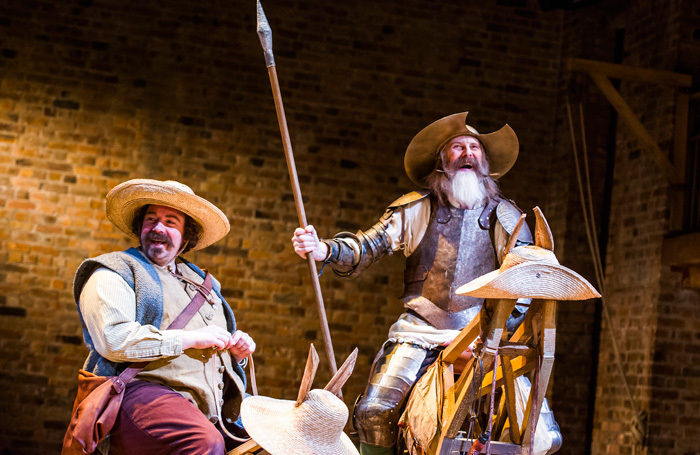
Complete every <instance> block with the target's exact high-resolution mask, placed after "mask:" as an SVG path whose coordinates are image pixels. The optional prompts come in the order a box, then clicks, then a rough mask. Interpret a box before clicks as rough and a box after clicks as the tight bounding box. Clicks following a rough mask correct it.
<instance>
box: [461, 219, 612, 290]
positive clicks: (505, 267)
mask: <svg viewBox="0 0 700 455" xmlns="http://www.w3.org/2000/svg"><path fill="white" fill-rule="evenodd" d="M534 211H535V216H536V225H535V245H525V246H518V247H515V248H512V249H510V250H507V251H508V253H507V254H506V256H505V258H503V263H502V264H501V267H500V268H499V269H498V270H494V271H493V272H489V273H487V274H486V275H482V276H480V277H478V278H476V279H474V280H472V281H470V282H469V283H467V284H465V285H462V286H460V287H459V288H458V289H457V291H456V293H457V294H464V295H469V296H471V297H480V298H486V299H519V298H532V299H547V300H588V299H593V298H598V297H600V294H599V293H598V291H596V289H595V288H594V287H593V286H592V285H591V283H589V282H588V281H587V280H586V279H585V278H584V277H582V276H581V275H579V274H578V273H576V272H574V271H573V270H571V269H569V268H567V267H564V266H563V265H560V264H559V261H558V260H557V257H556V256H555V255H554V240H553V238H552V231H551V230H550V229H549V225H548V224H547V220H546V219H545V218H544V215H543V214H542V211H541V210H540V209H539V208H538V207H535V209H534ZM522 220H524V218H522ZM521 225H522V221H521V222H520V223H519V224H518V226H516V229H515V230H514V232H513V233H512V234H511V240H514V239H513V238H512V237H513V236H515V238H516V239H517V235H518V231H519V230H520V226H521ZM511 240H509V242H508V243H509V245H511V244H513V243H514V242H511Z"/></svg>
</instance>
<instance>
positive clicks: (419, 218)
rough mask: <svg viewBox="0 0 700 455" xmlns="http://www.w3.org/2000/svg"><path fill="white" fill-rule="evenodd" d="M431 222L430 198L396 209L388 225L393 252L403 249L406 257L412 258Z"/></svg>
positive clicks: (388, 234) (388, 220) (387, 231)
mask: <svg viewBox="0 0 700 455" xmlns="http://www.w3.org/2000/svg"><path fill="white" fill-rule="evenodd" d="M429 222H430V198H423V199H420V200H418V201H415V202H412V203H410V204H406V205H402V206H400V207H397V208H396V209H394V212H393V213H392V214H391V216H390V217H389V218H388V219H387V224H386V233H387V236H388V237H389V240H390V242H391V249H392V251H398V250H400V249H402V250H403V254H404V255H405V256H406V257H408V256H410V255H411V253H413V252H414V251H415V250H416V248H418V244H420V241H421V240H422V239H423V235H424V234H425V231H426V229H427V228H428V223H429Z"/></svg>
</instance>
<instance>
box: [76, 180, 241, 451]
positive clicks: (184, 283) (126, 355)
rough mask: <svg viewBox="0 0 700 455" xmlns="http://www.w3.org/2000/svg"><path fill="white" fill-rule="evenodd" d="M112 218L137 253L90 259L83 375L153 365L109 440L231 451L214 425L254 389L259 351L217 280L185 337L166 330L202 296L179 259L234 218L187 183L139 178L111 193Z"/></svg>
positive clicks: (84, 295)
mask: <svg viewBox="0 0 700 455" xmlns="http://www.w3.org/2000/svg"><path fill="white" fill-rule="evenodd" d="M106 211H107V217H108V218H109V220H110V221H111V222H112V223H113V224H114V225H115V226H116V227H117V228H119V229H120V230H121V231H123V232H124V233H126V234H127V235H128V236H129V237H131V238H133V239H137V240H139V243H140V246H139V247H138V248H130V249H128V250H126V251H122V252H114V253H108V254H104V255H101V256H98V257H96V258H93V259H88V260H86V261H85V262H83V263H82V264H81V265H80V267H79V268H78V271H77V273H76V276H75V283H74V295H75V298H76V301H77V303H78V313H79V315H80V321H81V323H82V325H83V336H84V338H85V343H86V345H87V348H88V357H87V360H86V361H85V365H84V369H85V370H87V371H89V372H92V373H94V374H97V375H100V376H113V375H117V374H119V373H120V372H121V371H122V370H123V369H124V368H125V367H126V366H127V365H129V364H130V363H131V362H142V361H150V363H148V365H147V366H146V368H144V369H143V370H142V371H141V372H140V373H139V374H138V375H137V376H136V378H135V380H133V381H131V382H129V383H128V384H127V387H126V391H125V395H124V400H123V403H122V406H121V410H120V413H119V417H118V418H117V421H116V423H115V426H114V428H113V430H112V432H111V434H110V438H108V440H109V441H110V448H109V450H110V453H113V454H131V455H133V454H141V453H143V454H149V455H150V454H154V453H167V454H185V453H187V454H223V453H225V443H224V438H223V436H222V434H221V431H220V430H219V429H217V427H216V426H215V424H216V423H217V422H218V421H220V420H221V419H222V415H221V408H222V405H223V404H224V398H225V397H224V394H225V393H226V394H227V396H226V398H228V393H229V392H230V391H233V393H232V395H233V396H234V397H237V398H238V399H239V400H240V399H242V394H244V391H245V375H244V373H243V370H242V366H241V363H242V362H243V361H244V360H245V359H246V358H247V356H248V355H250V354H251V353H252V352H253V351H255V343H254V342H253V339H252V338H251V337H250V336H249V335H248V334H246V333H244V332H242V331H240V330H236V321H235V318H234V315H233V311H232V310H231V307H230V306H229V305H228V303H226V301H225V300H224V298H223V297H222V296H221V285H220V284H219V283H218V282H217V281H216V280H212V282H213V289H212V291H211V292H206V291H202V292H205V293H207V294H208V297H207V301H206V302H205V303H204V304H203V305H202V307H201V308H200V309H199V310H198V314H195V315H194V316H193V317H192V318H191V319H190V320H189V322H188V323H187V325H186V326H185V327H184V329H182V330H166V329H165V328H166V327H168V326H169V325H170V323H171V322H172V321H173V319H175V318H176V317H177V316H178V315H179V314H180V312H181V311H182V310H183V309H184V308H185V307H186V306H187V305H188V304H189V302H190V301H191V299H192V298H193V297H194V295H195V294H196V293H197V292H199V290H201V289H202V283H203V281H204V276H205V273H204V272H203V271H202V270H201V269H200V268H199V267H197V266H196V265H194V264H192V263H190V262H188V261H186V260H185V259H183V258H181V257H179V255H180V254H182V253H184V252H187V251H190V250H191V251H194V250H200V249H202V248H205V247H207V246H209V245H211V244H212V243H214V242H217V241H218V240H220V239H221V238H223V237H224V236H225V235H226V234H227V233H228V231H229V222H228V219H227V217H226V215H224V214H223V212H221V210H219V209H218V208H217V207H216V206H215V205H213V204H212V203H210V202H209V201H207V200H205V199H203V198H201V197H199V196H197V195H195V194H194V192H193V191H192V190H191V189H190V188H189V187H188V186H186V185H183V184H182V183H179V182H175V181H158V180H148V179H135V180H129V181H127V182H124V183H122V184H120V185H117V186H116V187H115V188H113V189H112V190H111V191H110V192H109V193H108V194H107V206H106Z"/></svg>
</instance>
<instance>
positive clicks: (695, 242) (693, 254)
mask: <svg viewBox="0 0 700 455" xmlns="http://www.w3.org/2000/svg"><path fill="white" fill-rule="evenodd" d="M661 263H662V264H663V265H670V266H687V265H700V232H694V233H692V234H686V235H681V236H678V237H667V238H665V239H664V241H663V244H662V247H661Z"/></svg>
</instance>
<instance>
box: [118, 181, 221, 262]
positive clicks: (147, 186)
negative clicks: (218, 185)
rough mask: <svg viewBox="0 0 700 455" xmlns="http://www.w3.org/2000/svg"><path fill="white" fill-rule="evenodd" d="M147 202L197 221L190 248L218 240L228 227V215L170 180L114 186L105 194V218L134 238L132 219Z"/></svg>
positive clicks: (197, 248)
mask: <svg viewBox="0 0 700 455" xmlns="http://www.w3.org/2000/svg"><path fill="white" fill-rule="evenodd" d="M150 204H155V205H164V206H167V207H172V208H174V209H177V210H179V211H181V212H183V213H185V214H187V215H189V216H190V217H191V218H192V219H193V220H194V221H196V222H197V223H198V224H199V226H200V228H201V233H200V236H199V240H198V242H197V245H196V246H195V247H194V248H192V251H195V250H201V249H202V248H205V247H207V246H209V245H211V244H212V243H214V242H216V241H218V240H220V239H221V238H223V237H224V236H225V235H226V234H228V231H229V229H230V225H229V222H228V218H227V217H226V215H224V213H223V212H222V211H221V210H219V208H218V207H216V206H215V205H214V204H212V203H211V202H209V201H207V200H206V199H204V198H201V197H199V196H197V195H196V194H194V191H192V189H191V188H190V187H189V186H187V185H185V184H182V183H180V182H176V181H174V180H166V181H160V180H151V179H133V180H128V181H126V182H124V183H121V184H119V185H117V186H115V187H114V188H112V190H111V191H110V192H109V193H107V207H106V212H107V218H109V220H110V221H111V222H112V223H113V224H114V225H115V226H116V227H117V228H119V230H121V231H122V232H124V233H125V234H126V235H128V236H129V237H131V238H134V239H137V240H138V239H139V236H138V235H137V234H135V233H134V232H133V231H132V230H131V225H132V221H133V219H134V216H135V214H136V212H137V211H138V210H139V209H140V208H141V207H143V206H144V205H150Z"/></svg>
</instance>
